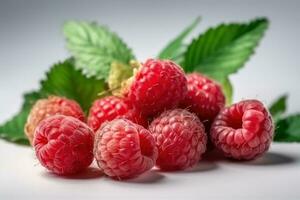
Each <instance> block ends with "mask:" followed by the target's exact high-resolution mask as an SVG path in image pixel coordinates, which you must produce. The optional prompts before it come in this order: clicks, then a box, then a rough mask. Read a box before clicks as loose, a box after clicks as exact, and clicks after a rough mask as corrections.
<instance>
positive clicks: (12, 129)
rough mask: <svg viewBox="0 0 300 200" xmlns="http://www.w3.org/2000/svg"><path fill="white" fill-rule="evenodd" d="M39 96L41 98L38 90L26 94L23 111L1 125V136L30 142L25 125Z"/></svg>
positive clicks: (26, 142)
mask: <svg viewBox="0 0 300 200" xmlns="http://www.w3.org/2000/svg"><path fill="white" fill-rule="evenodd" d="M39 98H41V94H40V93H38V92H31V93H27V94H25V95H24V103H23V106H22V109H21V111H20V112H19V113H18V114H16V115H15V116H14V117H12V118H11V119H10V120H8V121H7V122H5V123H4V124H2V125H0V138H3V139H5V140H8V141H11V142H15V143H19V144H26V145H28V144H29V142H28V140H27V137H26V136H25V134H24V125H25V123H26V120H27V116H28V114H29V112H30V109H31V107H32V105H33V104H34V103H35V101H37V100H38V99H39Z"/></svg>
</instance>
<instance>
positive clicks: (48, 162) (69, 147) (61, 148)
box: [33, 115, 94, 175]
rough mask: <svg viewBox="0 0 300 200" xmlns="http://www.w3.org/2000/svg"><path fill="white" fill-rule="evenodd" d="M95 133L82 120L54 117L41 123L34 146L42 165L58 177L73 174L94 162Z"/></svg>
mask: <svg viewBox="0 0 300 200" xmlns="http://www.w3.org/2000/svg"><path fill="white" fill-rule="evenodd" d="M93 142H94V133H93V132H92V130H91V129H90V128H89V127H88V126H87V125H86V124H85V123H83V122H81V121H80V120H78V119H76V118H74V117H70V116H64V115H54V116H51V117H48V118H46V119H44V120H43V121H41V122H40V124H39V125H38V126H37V128H36V130H35V137H34V141H33V145H34V148H35V152H36V156H37V158H38V160H39V161H40V163H41V164H42V165H43V166H44V167H45V168H47V169H48V170H50V171H52V172H54V173H56V174H58V175H66V174H74V173H77V172H79V171H81V170H83V169H85V168H86V167H88V166H89V165H90V164H91V162H92V161H93Z"/></svg>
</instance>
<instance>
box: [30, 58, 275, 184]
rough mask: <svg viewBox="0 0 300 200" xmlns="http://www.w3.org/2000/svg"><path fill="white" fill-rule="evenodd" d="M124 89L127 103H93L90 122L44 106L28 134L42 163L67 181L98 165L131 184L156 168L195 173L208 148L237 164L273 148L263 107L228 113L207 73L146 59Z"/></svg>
mask: <svg viewBox="0 0 300 200" xmlns="http://www.w3.org/2000/svg"><path fill="white" fill-rule="evenodd" d="M127 83H128V84H125V85H126V86H125V87H126V88H123V89H122V90H121V91H122V92H123V94H122V97H117V96H107V97H103V98H100V99H98V100H96V101H95V102H94V103H93V105H92V106H91V108H90V111H89V115H88V117H87V120H85V119H84V113H83V111H82V110H81V108H80V106H79V105H78V104H77V103H76V102H75V101H73V100H68V99H66V98H63V97H49V98H48V99H43V100H39V101H38V102H37V103H36V104H35V105H34V107H33V108H32V111H31V113H30V115H29V117H28V121H27V123H26V126H25V130H26V134H27V136H28V138H29V139H30V141H31V143H32V145H33V146H34V148H35V152H36V155H37V158H38V159H39V161H40V162H41V164H42V165H43V166H44V167H46V168H47V169H48V170H50V171H52V172H54V173H56V174H61V175H65V174H72V173H76V172H79V171H81V170H83V169H85V168H86V167H88V166H89V165H90V164H91V162H92V161H93V159H94V158H95V160H96V162H97V164H98V166H99V168H100V169H101V170H102V171H103V173H104V174H106V175H107V176H109V177H112V178H114V179H128V178H132V177H135V176H137V175H139V174H141V173H143V172H145V171H147V170H150V169H151V168H153V167H154V166H156V167H158V168H159V169H160V170H164V171H171V170H184V169H186V168H190V167H193V166H195V165H196V164H197V163H198V162H199V161H200V160H201V157H202V155H203V154H204V153H205V151H206V149H207V144H208V142H210V143H212V144H213V146H214V147H216V148H217V149H219V151H220V152H222V153H223V154H224V155H225V156H227V157H230V158H233V159H238V160H250V159H254V158H256V157H258V156H261V155H262V154H263V153H265V152H266V151H267V150H268V148H269V146H270V143H271V141H272V137H273V122H272V118H271V116H270V114H269V112H268V110H267V109H266V108H265V107H264V105H263V104H262V103H261V102H260V101H258V100H244V101H241V102H239V103H236V104H233V105H231V106H229V107H225V97H224V94H223V92H222V89H221V87H220V86H219V85H218V83H216V82H215V81H213V80H211V79H209V78H208V77H206V76H204V75H202V74H199V73H193V74H187V75H186V74H184V72H183V70H182V69H181V67H180V66H178V65H177V64H175V63H174V62H172V61H168V60H165V61H161V60H154V59H149V60H147V61H146V62H145V63H144V64H142V65H141V66H140V67H139V69H138V70H137V72H136V73H135V74H134V76H133V77H132V78H130V79H129V80H128V81H127ZM85 121H86V122H87V123H85Z"/></svg>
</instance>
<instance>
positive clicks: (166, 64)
mask: <svg viewBox="0 0 300 200" xmlns="http://www.w3.org/2000/svg"><path fill="white" fill-rule="evenodd" d="M186 83H187V81H186V78H185V75H184V72H183V71H182V69H181V67H180V66H178V65H176V64H175V63H174V62H172V61H169V60H164V61H161V60H154V59H148V60H147V61H146V63H144V64H143V65H142V66H141V67H140V69H139V70H138V72H137V73H136V75H135V76H134V77H133V80H132V82H131V83H130V86H129V88H128V90H127V91H125V96H126V97H127V100H128V101H129V102H131V103H132V104H133V105H134V106H135V107H137V108H138V109H139V110H141V111H142V113H143V114H145V115H146V116H154V115H157V114H159V113H160V112H162V111H164V110H167V109H171V108H175V107H176V106H177V105H178V104H179V102H180V101H181V100H182V99H183V98H184V97H185V95H186V93H187V86H186Z"/></svg>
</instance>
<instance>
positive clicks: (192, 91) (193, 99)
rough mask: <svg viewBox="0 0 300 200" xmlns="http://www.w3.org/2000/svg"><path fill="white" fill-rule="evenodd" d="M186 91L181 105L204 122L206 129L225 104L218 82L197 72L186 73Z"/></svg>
mask: <svg viewBox="0 0 300 200" xmlns="http://www.w3.org/2000/svg"><path fill="white" fill-rule="evenodd" d="M186 78H187V87H188V93H187V95H186V98H185V99H184V100H183V101H182V104H181V107H182V108H187V109H188V110H190V111H191V112H193V113H195V114H196V115H197V116H198V117H199V118H200V120H201V121H202V122H203V123H204V125H205V127H206V129H207V131H209V129H210V125H211V123H212V121H213V120H214V118H215V117H216V116H217V114H218V113H219V111H220V110H221V109H222V108H223V107H224V105H225V97H224V94H223V92H222V89H221V87H220V85H219V84H218V83H216V82H215V81H213V80H212V79H210V78H208V77H206V76H204V75H202V74H199V73H192V74H188V75H186Z"/></svg>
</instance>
